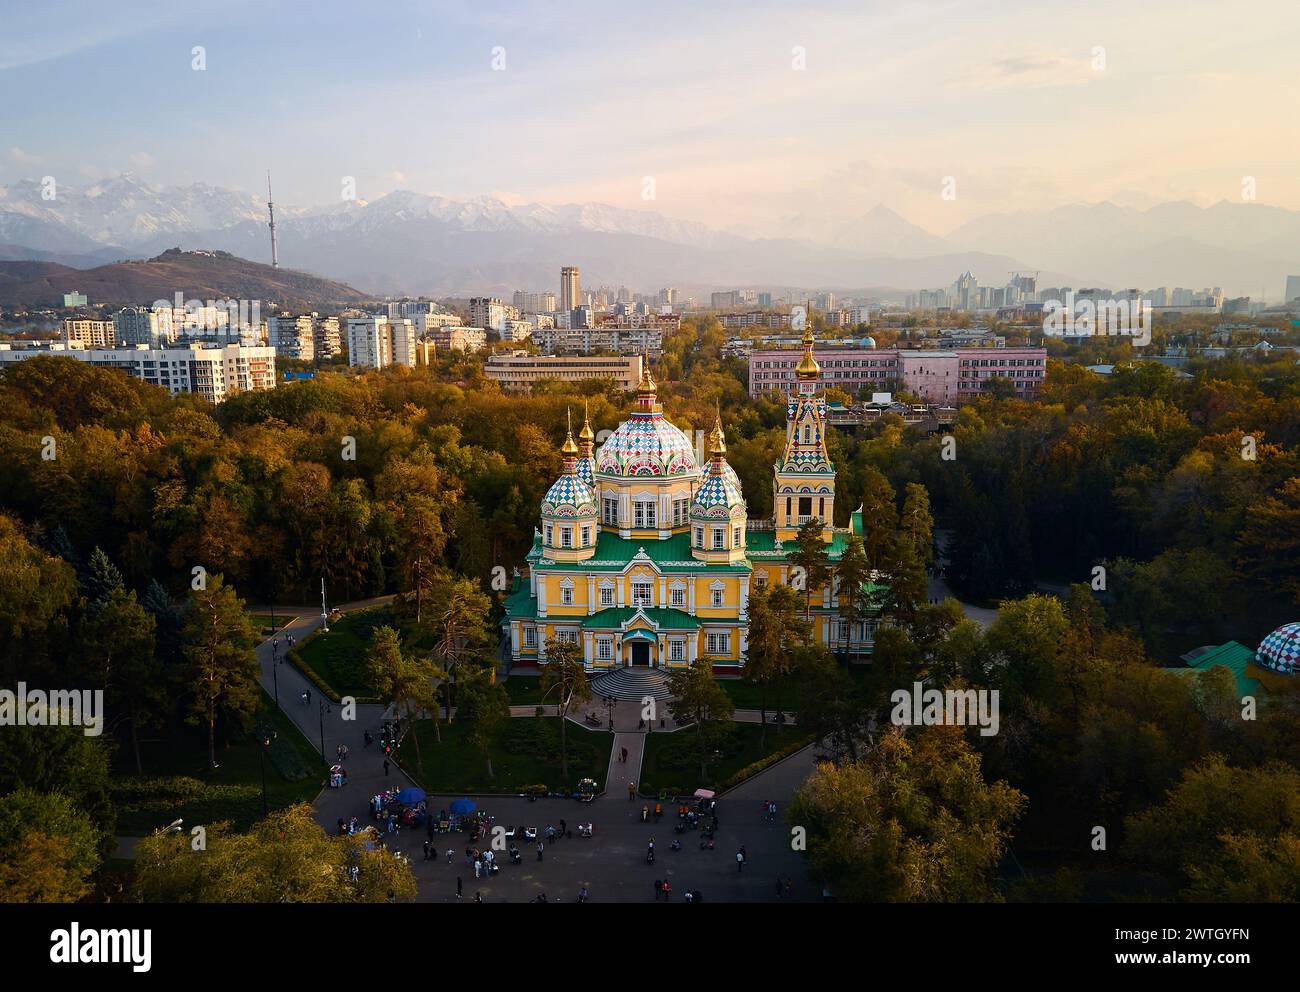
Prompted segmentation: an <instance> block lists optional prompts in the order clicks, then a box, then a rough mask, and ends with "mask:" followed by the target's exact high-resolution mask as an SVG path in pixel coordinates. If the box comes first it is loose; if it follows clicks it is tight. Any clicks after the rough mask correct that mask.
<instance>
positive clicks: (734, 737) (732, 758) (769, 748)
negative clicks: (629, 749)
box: [641, 723, 807, 795]
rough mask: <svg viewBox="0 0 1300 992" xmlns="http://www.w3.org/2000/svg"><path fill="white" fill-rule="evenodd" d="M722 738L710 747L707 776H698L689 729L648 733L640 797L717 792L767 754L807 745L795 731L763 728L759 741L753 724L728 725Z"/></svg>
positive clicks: (693, 736)
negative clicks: (764, 738)
mask: <svg viewBox="0 0 1300 992" xmlns="http://www.w3.org/2000/svg"><path fill="white" fill-rule="evenodd" d="M722 734H723V738H722V739H721V740H720V741H719V742H718V743H716V744H715V745H714V747H713V750H714V752H715V753H716V754H717V756H716V757H714V759H713V760H712V761H711V762H710V763H709V766H708V774H707V775H706V776H704V777H703V778H701V777H700V758H699V742H698V740H697V738H696V732H695V729H694V728H693V727H688V728H686V729H684V730H679V731H676V732H675V733H671V734H651V735H650V736H649V737H647V738H646V742H645V761H644V763H643V764H642V766H641V793H642V795H658V794H659V793H660V792H665V791H666V792H668V793H669V794H671V795H689V794H691V793H692V792H694V791H695V790H696V789H713V790H715V791H717V790H718V789H720V788H722V787H724V785H727V784H734V783H729V782H728V780H729V779H731V778H732V777H733V776H734V775H736V774H737V773H738V772H740V771H741V770H742V769H744V768H747V767H749V766H750V765H752V764H753V763H754V762H756V761H759V760H760V759H762V758H765V757H767V756H768V755H772V754H775V753H776V752H778V751H780V750H782V749H784V748H787V747H793V746H794V745H795V744H799V743H807V738H806V737H803V736H800V734H799V732H798V730H797V729H795V728H790V727H787V728H786V729H784V730H782V731H781V732H780V733H779V734H778V733H777V732H776V728H775V727H772V726H769V727H768V728H767V744H766V746H762V745H761V744H760V741H761V739H762V735H763V727H762V725H761V724H757V723H732V724H728V725H727V727H726V729H725V730H723V731H722Z"/></svg>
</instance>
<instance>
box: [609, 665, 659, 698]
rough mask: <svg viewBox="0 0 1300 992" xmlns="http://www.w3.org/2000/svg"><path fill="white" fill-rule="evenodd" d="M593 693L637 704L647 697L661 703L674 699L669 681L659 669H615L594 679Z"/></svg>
mask: <svg viewBox="0 0 1300 992" xmlns="http://www.w3.org/2000/svg"><path fill="white" fill-rule="evenodd" d="M591 691H592V692H593V693H595V694H596V695H597V696H602V697H603V696H613V697H614V698H615V699H631V700H635V701H636V702H640V701H641V700H642V699H643V698H644V697H646V696H653V697H654V698H655V699H657V700H660V701H663V700H665V699H671V698H672V693H671V692H669V691H668V680H667V679H666V678H664V674H663V673H662V672H661V671H660V670H659V669H657V668H615V669H614V670H613V671H612V672H606V673H605V674H604V675H601V676H600V677H599V678H596V679H594V680H593V681H592V683H591Z"/></svg>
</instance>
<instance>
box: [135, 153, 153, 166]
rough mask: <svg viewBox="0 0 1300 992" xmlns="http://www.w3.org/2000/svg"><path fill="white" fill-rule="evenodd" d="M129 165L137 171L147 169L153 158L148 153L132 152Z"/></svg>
mask: <svg viewBox="0 0 1300 992" xmlns="http://www.w3.org/2000/svg"><path fill="white" fill-rule="evenodd" d="M131 164H132V165H134V166H135V167H136V168H137V169H148V168H149V167H150V166H152V165H153V164H154V157H153V156H152V155H150V154H149V153H148V152H132V153H131Z"/></svg>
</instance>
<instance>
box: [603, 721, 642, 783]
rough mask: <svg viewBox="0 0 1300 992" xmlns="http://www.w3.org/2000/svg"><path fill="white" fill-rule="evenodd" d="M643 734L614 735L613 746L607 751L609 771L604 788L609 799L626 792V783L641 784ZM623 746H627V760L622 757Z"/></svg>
mask: <svg viewBox="0 0 1300 992" xmlns="http://www.w3.org/2000/svg"><path fill="white" fill-rule="evenodd" d="M645 736H646V735H645V734H642V733H631V732H627V733H619V734H615V735H614V747H613V750H611V751H610V753H609V772H608V774H606V776H605V790H606V793H607V795H608V796H609V797H610V798H611V799H618V798H620V797H622V796H624V795H625V794H626V793H627V784H628V783H629V782H631V783H633V784H634V785H638V786H639V785H640V784H641V762H642V759H643V758H644V757H645ZM623 748H627V761H626V762H623V761H620V760H619V759H620V758H621V757H622V753H623Z"/></svg>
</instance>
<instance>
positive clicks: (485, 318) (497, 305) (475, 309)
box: [468, 296, 506, 334]
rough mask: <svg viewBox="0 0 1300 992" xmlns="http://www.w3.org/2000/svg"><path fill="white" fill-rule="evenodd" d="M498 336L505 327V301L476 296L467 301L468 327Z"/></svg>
mask: <svg viewBox="0 0 1300 992" xmlns="http://www.w3.org/2000/svg"><path fill="white" fill-rule="evenodd" d="M468 326H470V327H481V328H482V329H483V330H485V331H496V332H497V333H498V334H500V333H501V332H502V331H504V330H505V327H506V305H505V301H503V300H498V299H496V298H494V297H487V296H476V297H474V298H473V299H471V300H470V301H469V325H468Z"/></svg>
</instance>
